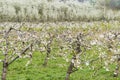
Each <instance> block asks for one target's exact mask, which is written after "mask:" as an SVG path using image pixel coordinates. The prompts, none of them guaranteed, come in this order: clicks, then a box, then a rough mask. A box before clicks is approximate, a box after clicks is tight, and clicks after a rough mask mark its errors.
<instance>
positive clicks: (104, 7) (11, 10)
mask: <svg viewBox="0 0 120 80" xmlns="http://www.w3.org/2000/svg"><path fill="white" fill-rule="evenodd" d="M119 7H120V0H26V1H24V0H20V1H19V0H13V1H11V0H1V1H0V21H1V22H4V21H16V22H21V21H29V22H31V21H32V22H33V21H34V22H35V21H38V22H39V21H43V22H45V21H52V22H54V21H98V20H119V17H120V15H119V14H120V11H119V10H118V9H119Z"/></svg>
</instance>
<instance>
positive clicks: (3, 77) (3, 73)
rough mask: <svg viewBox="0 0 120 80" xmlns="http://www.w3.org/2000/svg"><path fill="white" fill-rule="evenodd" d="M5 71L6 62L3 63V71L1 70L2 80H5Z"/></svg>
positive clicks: (6, 67) (6, 69)
mask: <svg viewBox="0 0 120 80" xmlns="http://www.w3.org/2000/svg"><path fill="white" fill-rule="evenodd" d="M7 71H8V63H7V62H6V61H4V62H3V70H2V78H1V79H2V80H6V76H7Z"/></svg>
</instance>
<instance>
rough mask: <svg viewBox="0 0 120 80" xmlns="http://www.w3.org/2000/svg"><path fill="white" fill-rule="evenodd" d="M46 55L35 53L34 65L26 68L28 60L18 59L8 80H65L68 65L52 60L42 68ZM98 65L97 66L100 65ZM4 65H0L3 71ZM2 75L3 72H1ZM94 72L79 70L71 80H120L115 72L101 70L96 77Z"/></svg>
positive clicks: (9, 71) (10, 69)
mask: <svg viewBox="0 0 120 80" xmlns="http://www.w3.org/2000/svg"><path fill="white" fill-rule="evenodd" d="M43 60H44V54H41V53H39V52H35V53H34V55H33V61H32V63H31V64H30V65H29V66H28V67H26V66H25V64H26V62H27V59H18V60H17V61H15V62H14V63H13V64H12V65H11V66H9V70H8V75H7V80H64V79H65V75H66V71H67V67H68V63H67V62H66V61H65V60H64V59H62V58H60V57H56V59H50V60H49V63H48V66H47V67H44V66H42V63H43ZM98 64H99V63H98ZM98 64H97V65H98ZM1 66H2V64H0V69H1ZM0 73H1V72H0ZM93 73H94V71H93V70H90V69H89V68H88V67H86V68H84V69H82V70H81V69H79V70H78V71H76V72H75V73H73V74H72V75H71V79H70V80H119V79H120V78H113V71H109V72H106V71H105V69H100V70H99V71H98V72H97V73H96V74H95V75H94V76H92V75H93Z"/></svg>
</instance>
